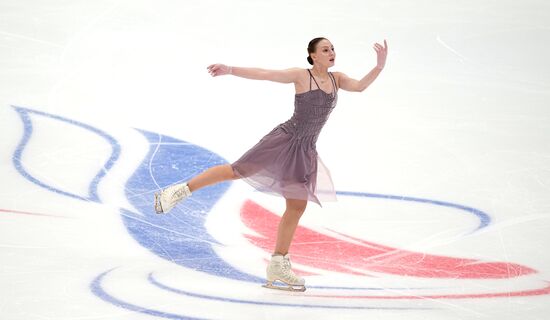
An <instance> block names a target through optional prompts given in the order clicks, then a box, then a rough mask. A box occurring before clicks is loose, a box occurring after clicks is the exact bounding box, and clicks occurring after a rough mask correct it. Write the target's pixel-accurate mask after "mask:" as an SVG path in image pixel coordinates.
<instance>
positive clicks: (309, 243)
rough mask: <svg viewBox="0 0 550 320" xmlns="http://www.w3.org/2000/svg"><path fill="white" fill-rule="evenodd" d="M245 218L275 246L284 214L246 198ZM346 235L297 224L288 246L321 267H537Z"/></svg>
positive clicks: (483, 273)
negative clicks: (336, 235)
mask: <svg viewBox="0 0 550 320" xmlns="http://www.w3.org/2000/svg"><path fill="white" fill-rule="evenodd" d="M241 219H242V220H243V222H244V223H245V224H246V225H247V226H248V227H249V228H250V229H252V230H254V231H255V232H257V233H258V234H259V235H260V236H255V235H246V237H247V238H248V239H249V241H251V242H252V243H254V244H255V245H257V246H259V247H261V248H263V249H264V250H266V251H268V252H271V251H272V250H273V248H274V246H275V239H276V236H277V226H278V223H279V220H280V217H279V216H277V215H276V214H274V213H272V212H270V211H269V210H267V209H265V208H263V207H261V206H260V205H258V204H257V203H255V202H253V201H251V200H247V201H246V202H245V203H244V204H243V207H242V208H241ZM346 237H348V238H350V240H352V241H356V242H358V243H353V242H349V241H345V240H342V239H338V238H334V237H332V236H329V235H326V234H322V233H319V232H316V231H314V230H311V229H308V228H306V227H303V226H298V228H297V229H296V234H295V236H294V240H293V243H292V247H291V250H290V251H291V253H292V260H293V261H294V262H296V263H298V264H302V265H306V266H311V267H314V268H317V269H325V270H330V271H336V272H342V273H347V274H355V275H366V274H368V273H369V272H370V271H374V272H380V273H389V274H397V275H406V276H415V277H425V278H457V279H502V278H514V277H518V276H522V275H526V274H531V273H536V272H537V271H536V270H534V269H531V268H529V267H526V266H522V265H519V264H514V263H506V262H482V261H479V260H474V259H465V258H454V257H447V256H439V255H431V254H424V253H419V252H411V251H406V250H401V249H398V248H392V247H388V246H384V245H380V244H377V243H373V242H369V241H365V240H360V239H354V238H353V239H352V238H351V237H349V236H346ZM362 270H365V271H362Z"/></svg>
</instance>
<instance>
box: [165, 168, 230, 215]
mask: <svg viewBox="0 0 550 320" xmlns="http://www.w3.org/2000/svg"><path fill="white" fill-rule="evenodd" d="M238 178H239V176H237V175H235V173H234V172H233V168H232V167H231V165H229V164H224V165H219V166H215V167H211V168H209V169H206V170H205V171H203V172H202V173H200V174H199V175H197V176H195V177H193V178H192V179H191V180H189V182H187V183H179V184H174V185H171V186H169V187H167V188H165V189H163V190H162V192H160V193H155V211H156V212H157V213H167V212H168V211H170V210H172V208H173V207H174V206H175V205H176V204H177V203H178V202H180V201H182V200H183V199H185V198H187V197H189V196H190V195H191V193H192V192H193V191H196V190H198V189H200V188H202V187H206V186H209V185H212V184H215V183H218V182H222V181H226V180H234V179H238Z"/></svg>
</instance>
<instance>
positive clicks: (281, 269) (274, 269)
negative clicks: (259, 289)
mask: <svg viewBox="0 0 550 320" xmlns="http://www.w3.org/2000/svg"><path fill="white" fill-rule="evenodd" d="M291 267H292V265H291V263H290V257H289V255H288V254H287V255H286V256H281V255H277V256H273V257H271V261H270V262H269V265H268V266H267V283H266V284H265V285H264V287H265V288H269V289H278V290H286V291H299V292H303V291H306V287H305V284H306V281H305V280H304V279H303V278H301V277H298V276H297V275H296V274H294V272H292V269H291ZM275 281H280V282H282V283H283V284H284V285H276V284H273V283H274V282H275Z"/></svg>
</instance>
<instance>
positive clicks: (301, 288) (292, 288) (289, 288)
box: [262, 282, 306, 292]
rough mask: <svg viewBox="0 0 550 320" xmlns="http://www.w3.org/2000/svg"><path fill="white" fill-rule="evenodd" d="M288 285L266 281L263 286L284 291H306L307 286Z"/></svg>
mask: <svg viewBox="0 0 550 320" xmlns="http://www.w3.org/2000/svg"><path fill="white" fill-rule="evenodd" d="M285 285H286V287H285V286H278V285H274V284H273V283H270V282H268V283H266V284H264V285H263V286H262V287H264V288H268V289H275V290H282V291H291V292H304V291H306V287H305V286H300V285H298V286H293V285H290V284H286V283H285Z"/></svg>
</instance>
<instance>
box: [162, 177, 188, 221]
mask: <svg viewBox="0 0 550 320" xmlns="http://www.w3.org/2000/svg"><path fill="white" fill-rule="evenodd" d="M189 196H191V190H189V187H188V186H187V183H180V184H175V185H173V186H170V187H167V188H165V189H163V190H162V191H161V192H160V193H155V211H156V212H157V213H159V214H160V213H167V212H168V211H170V210H172V208H174V206H175V205H176V204H177V203H178V202H180V201H182V200H184V199H185V198H187V197H189Z"/></svg>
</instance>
